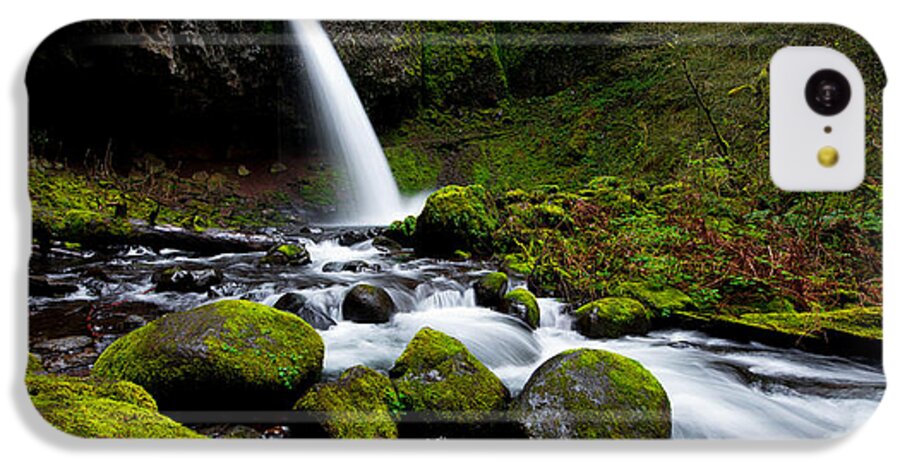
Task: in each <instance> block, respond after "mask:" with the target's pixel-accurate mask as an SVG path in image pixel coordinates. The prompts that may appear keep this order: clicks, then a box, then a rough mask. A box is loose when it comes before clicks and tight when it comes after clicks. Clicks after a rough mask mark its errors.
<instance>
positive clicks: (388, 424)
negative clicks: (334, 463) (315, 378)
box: [294, 366, 399, 438]
mask: <svg viewBox="0 0 900 471" xmlns="http://www.w3.org/2000/svg"><path fill="white" fill-rule="evenodd" d="M398 405H399V402H398V399H397V393H396V392H395V391H394V387H393V386H392V385H391V381H390V380H389V379H388V378H387V377H385V376H384V375H381V374H379V373H378V372H376V371H374V370H372V369H370V368H367V367H365V366H354V367H353V368H350V369H348V370H347V371H344V373H343V374H341V377H340V378H339V379H338V380H337V381H334V382H330V383H324V384H317V385H315V386H314V387H313V388H312V389H311V390H310V391H309V392H307V393H306V394H305V395H304V396H303V397H301V398H300V400H298V401H297V403H296V404H295V405H294V409H295V410H301V411H308V412H312V413H315V414H316V415H317V419H318V420H317V421H318V423H319V425H320V426H321V428H322V431H324V433H325V435H326V436H328V437H331V438H397V425H396V424H395V423H394V421H393V418H392V417H391V408H396V407H397V406H398Z"/></svg>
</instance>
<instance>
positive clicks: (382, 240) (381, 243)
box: [372, 236, 403, 252]
mask: <svg viewBox="0 0 900 471" xmlns="http://www.w3.org/2000/svg"><path fill="white" fill-rule="evenodd" d="M372 246H373V247H375V248H376V249H379V250H382V251H385V252H399V251H401V250H403V246H402V245H400V243H399V242H397V241H395V240H393V239H389V238H387V237H385V236H376V237H375V238H374V239H372Z"/></svg>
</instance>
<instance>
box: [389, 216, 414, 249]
mask: <svg viewBox="0 0 900 471" xmlns="http://www.w3.org/2000/svg"><path fill="white" fill-rule="evenodd" d="M415 233H416V217H415V216H407V217H406V218H404V219H403V220H402V221H394V222H392V223H391V225H390V226H388V228H387V229H385V230H384V236H385V237H388V238H390V239H393V240H395V241H397V242H398V243H400V245H402V246H404V247H412V246H413V241H414V239H413V237H414V235H415Z"/></svg>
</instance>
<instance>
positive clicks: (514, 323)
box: [29, 228, 885, 439]
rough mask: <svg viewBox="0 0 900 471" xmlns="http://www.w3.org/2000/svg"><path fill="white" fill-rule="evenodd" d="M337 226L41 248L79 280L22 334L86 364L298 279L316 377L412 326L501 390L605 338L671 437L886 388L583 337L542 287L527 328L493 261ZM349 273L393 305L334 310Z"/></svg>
mask: <svg viewBox="0 0 900 471" xmlns="http://www.w3.org/2000/svg"><path fill="white" fill-rule="evenodd" d="M338 231H339V229H335V228H331V229H326V230H325V231H324V232H322V233H320V234H318V235H317V236H316V237H315V240H313V239H311V238H303V237H298V236H294V237H291V238H290V239H291V240H294V241H296V242H301V243H304V244H306V245H307V247H308V249H309V252H310V254H311V257H312V259H313V262H312V263H311V264H310V265H307V266H303V267H274V268H268V267H261V266H258V265H256V263H255V261H256V260H257V259H258V258H259V257H260V256H261V255H262V254H261V253H251V254H240V255H238V254H222V255H218V256H213V257H197V256H194V255H191V254H188V253H184V252H177V251H162V252H160V253H154V252H153V251H150V250H147V249H143V248H132V249H129V250H123V251H121V252H120V253H118V254H115V255H112V256H110V255H101V254H94V253H76V252H65V251H61V250H56V251H55V252H54V254H53V255H52V256H51V257H52V259H51V260H49V261H48V262H47V263H43V264H42V263H37V265H36V266H35V267H34V268H35V269H36V270H37V271H39V272H42V273H46V274H47V276H48V277H49V278H51V279H54V280H57V281H61V282H66V281H70V282H75V283H77V284H78V286H79V290H78V291H77V292H74V293H71V294H69V295H67V296H66V297H63V298H39V297H35V298H31V300H30V311H31V322H30V325H29V327H30V336H31V338H30V346H31V347H32V349H33V350H39V349H40V348H44V350H47V349H48V348H49V347H47V346H46V342H44V341H46V340H52V339H58V338H60V337H66V338H71V337H73V336H74V337H77V338H80V339H84V342H83V343H87V346H83V345H82V346H80V347H79V348H75V349H70V350H67V351H65V352H60V351H54V352H50V353H47V354H46V356H45V360H46V362H47V363H49V364H50V365H51V367H53V368H56V369H57V370H58V371H63V372H70V373H85V372H87V371H88V369H89V366H90V364H92V362H93V360H95V359H96V355H97V353H99V351H101V350H102V349H103V348H105V347H106V346H107V345H108V344H109V343H110V342H111V341H112V340H114V339H115V338H117V337H118V336H120V335H122V334H123V333H125V332H127V331H128V330H130V329H133V328H134V327H135V325H136V324H135V322H136V321H141V320H143V321H149V320H152V319H153V318H155V317H158V316H159V315H161V314H163V313H165V312H170V311H175V310H183V309H188V308H192V307H195V306H197V305H200V304H204V303H207V302H212V301H215V300H219V299H227V298H242V299H249V300H253V301H257V302H262V303H265V304H269V305H271V304H274V303H275V302H276V301H277V300H278V298H279V297H280V296H281V295H283V294H285V293H288V292H297V293H301V294H303V295H304V296H305V297H306V298H307V299H308V302H309V303H310V305H311V306H313V307H314V308H315V309H317V310H319V311H320V312H321V313H324V314H325V315H327V316H329V317H331V318H332V319H334V320H335V321H337V324H336V325H335V326H333V327H331V328H330V329H328V330H325V331H320V332H319V333H320V335H321V336H322V339H323V340H324V342H325V376H326V378H334V377H336V376H337V375H339V374H340V372H341V371H343V370H344V369H346V368H348V367H350V366H353V365H357V364H365V365H368V366H370V367H372V368H375V369H377V370H380V371H383V372H385V371H387V370H388V369H389V368H390V367H391V365H392V363H393V361H394V360H395V359H396V358H397V357H398V356H399V355H400V353H401V352H402V351H403V349H404V347H405V346H406V344H407V342H408V341H409V340H410V339H411V338H412V337H413V335H415V333H416V332H417V331H418V330H419V329H420V328H422V327H424V326H430V327H432V328H435V329H437V330H440V331H443V332H445V333H447V334H449V335H451V336H453V337H456V338H457V339H459V340H460V341H462V342H463V343H465V344H466V346H467V347H468V348H469V349H470V350H471V351H472V353H473V354H474V355H475V356H476V357H477V358H479V359H480V360H481V361H482V362H483V363H484V364H485V365H486V366H487V367H488V368H490V369H491V370H492V371H493V372H494V373H496V374H497V375H498V376H499V377H500V379H501V380H502V381H503V382H504V383H505V384H506V385H507V386H508V387H509V388H510V390H511V391H512V393H513V394H516V393H517V392H519V391H520V390H521V389H522V387H523V385H524V384H525V382H526V381H527V379H528V377H529V375H530V374H531V373H532V372H533V371H534V370H535V369H536V368H537V367H538V366H539V365H540V364H541V363H542V362H543V361H545V360H546V359H548V358H550V357H551V356H553V355H554V354H556V353H559V352H561V351H563V350H566V349H570V348H576V347H590V348H601V349H607V350H611V351H615V352H618V353H621V354H623V355H625V356H628V357H631V358H634V359H636V360H638V361H640V362H641V363H642V364H643V365H644V366H645V367H647V368H648V369H649V370H650V371H651V372H652V373H653V374H654V375H655V376H656V377H657V378H658V379H659V380H660V382H661V383H662V385H663V387H664V388H665V390H666V392H667V393H668V395H669V398H670V399H671V402H672V410H673V418H674V436H675V437H685V438H702V437H740V438H751V437H752V438H765V439H777V438H783V437H828V436H833V435H837V434H840V433H842V432H845V431H848V430H850V429H852V428H854V427H855V426H856V425H858V424H860V423H861V422H862V421H864V420H865V419H866V418H867V417H868V416H869V415H870V414H871V413H872V412H873V411H874V409H875V407H876V406H877V404H878V401H879V400H880V397H881V395H882V393H883V391H884V387H885V379H884V376H883V374H882V372H881V369H880V367H879V366H877V365H871V364H867V363H865V362H861V361H854V360H850V359H846V358H840V357H833V356H821V355H815V354H811V353H806V352H802V351H798V350H791V349H779V348H772V347H768V346H765V345H759V344H752V343H750V344H748V343H739V342H734V341H730V340H725V339H721V338H715V337H710V336H708V335H705V334H702V333H699V332H694V331H686V330H668V331H658V332H653V333H651V334H650V335H648V336H642V337H626V338H622V339H616V340H602V341H601V340H590V339H586V338H584V337H583V336H581V335H579V334H578V333H577V332H575V331H573V330H572V329H571V328H570V324H571V322H570V319H569V317H568V316H566V315H565V314H564V312H565V310H566V309H565V308H566V306H565V305H564V304H562V303H560V302H558V301H556V300H553V299H540V300H539V304H540V307H541V324H540V328H538V329H537V330H536V331H530V330H529V329H527V328H526V327H525V326H524V325H523V324H521V323H520V322H519V321H518V320H516V319H513V318H511V317H509V316H506V315H503V314H500V313H497V312H494V311H491V310H488V309H485V308H481V307H478V306H476V305H475V302H474V295H473V292H472V290H471V288H470V286H471V283H472V282H473V281H474V280H475V279H476V278H477V277H478V276H480V275H482V274H484V273H486V272H487V271H488V270H490V269H492V268H493V267H491V266H489V265H486V264H483V263H481V262H451V261H438V260H433V259H416V258H414V257H412V256H411V254H409V253H399V254H388V253H385V252H382V251H379V250H378V249H376V248H375V247H373V245H372V241H371V240H368V241H364V242H361V243H359V244H356V245H353V246H350V247H345V246H341V245H339V244H338V243H337V236H338ZM352 260H362V261H365V262H367V263H370V264H377V265H379V266H380V267H381V271H380V272H377V273H374V272H372V273H369V272H367V273H353V272H335V273H328V272H323V270H322V268H323V266H324V265H325V263H327V262H330V261H352ZM176 264H177V265H180V266H182V267H184V268H187V269H199V268H218V269H220V270H222V272H223V273H224V280H223V283H222V284H220V285H219V286H217V287H215V288H214V289H213V290H212V291H211V292H210V293H204V294H183V293H156V292H154V291H153V284H152V282H151V281H150V276H151V274H152V272H153V271H155V270H157V269H160V268H163V267H167V266H173V265H176ZM359 282H366V283H370V284H373V285H377V286H382V287H384V288H386V289H387V291H388V292H389V293H390V295H391V297H392V298H393V299H394V301H395V303H396V304H397V306H398V307H399V308H400V310H401V312H400V313H398V314H397V315H396V316H395V317H394V319H393V320H392V321H391V322H390V323H387V324H381V325H372V324H355V323H352V322H346V321H343V320H342V316H341V310H340V304H341V300H342V299H343V295H344V293H345V292H346V291H347V290H349V289H350V287H351V286H353V285H354V284H356V283H359ZM516 283H520V282H515V281H514V284H516ZM135 316H137V317H138V318H137V319H135ZM129 319H130V321H129ZM138 324H139V323H138ZM41 342H44V344H42V343H41ZM38 347H40V348H38Z"/></svg>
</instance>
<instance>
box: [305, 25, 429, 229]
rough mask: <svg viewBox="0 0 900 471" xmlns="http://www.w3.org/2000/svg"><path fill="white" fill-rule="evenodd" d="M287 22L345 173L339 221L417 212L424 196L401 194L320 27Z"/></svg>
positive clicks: (322, 127) (384, 219)
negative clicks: (347, 201) (346, 196)
mask: <svg viewBox="0 0 900 471" xmlns="http://www.w3.org/2000/svg"><path fill="white" fill-rule="evenodd" d="M292 27H293V30H294V36H295V38H296V40H297V45H298V47H299V49H300V52H301V54H302V55H303V60H304V62H305V64H306V72H307V76H308V78H309V84H310V87H311V89H312V98H313V100H312V101H313V104H314V106H315V116H316V117H317V118H318V119H319V122H318V123H317V124H318V128H319V129H318V131H319V133H320V136H321V137H322V138H323V144H324V145H325V146H326V148H327V151H328V152H329V153H331V154H332V155H334V156H336V157H339V159H340V161H341V163H342V164H343V165H344V167H345V169H346V171H347V175H348V177H349V178H350V182H349V183H350V192H351V197H352V199H353V205H352V207H351V208H347V210H345V211H344V218H345V219H346V220H345V221H342V222H344V223H352V224H360V225H369V224H371V225H381V224H388V223H390V222H391V221H393V220H396V219H402V218H403V217H404V216H406V215H409V214H413V213H418V210H420V209H421V207H422V204H424V201H421V204H418V203H419V201H416V202H412V201H410V202H406V201H404V199H403V198H402V197H401V196H400V191H399V190H398V189H397V183H396V182H395V181H394V176H393V174H391V169H390V167H389V166H388V162H387V159H386V158H385V156H384V151H382V149H381V144H380V143H379V142H378V137H377V136H376V135H375V130H374V129H372V124H371V123H370V122H369V117H368V116H367V115H366V111H365V109H364V108H363V105H362V102H361V101H360V100H359V96H358V95H357V94H356V89H354V88H353V83H351V82H350V77H349V76H348V75H347V71H346V70H345V69H344V65H343V64H342V63H341V59H340V57H338V55H337V51H335V49H334V46H333V45H332V44H331V40H330V39H329V38H328V35H327V34H326V33H325V30H324V29H323V28H322V26H321V25H320V24H319V23H318V22H317V21H312V20H302V21H294V22H292ZM417 200H421V198H417ZM414 205H417V206H418V207H417V208H416V207H413V206H414Z"/></svg>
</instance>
